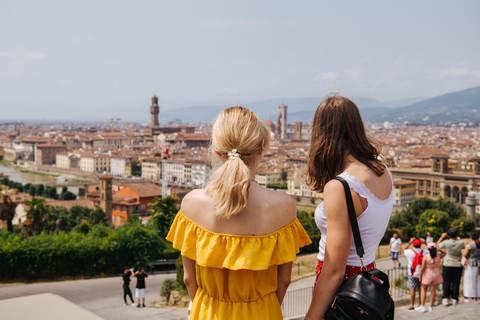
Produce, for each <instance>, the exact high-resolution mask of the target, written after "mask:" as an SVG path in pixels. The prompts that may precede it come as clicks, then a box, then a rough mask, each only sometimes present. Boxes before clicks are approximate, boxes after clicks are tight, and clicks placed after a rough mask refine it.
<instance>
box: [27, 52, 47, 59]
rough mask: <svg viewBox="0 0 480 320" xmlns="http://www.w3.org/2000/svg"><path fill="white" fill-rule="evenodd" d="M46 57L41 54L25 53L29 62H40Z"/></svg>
mask: <svg viewBox="0 0 480 320" xmlns="http://www.w3.org/2000/svg"><path fill="white" fill-rule="evenodd" d="M44 57H45V54H44V53H41V52H27V53H25V58H27V59H29V60H39V59H43V58H44Z"/></svg>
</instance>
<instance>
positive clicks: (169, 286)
mask: <svg viewBox="0 0 480 320" xmlns="http://www.w3.org/2000/svg"><path fill="white" fill-rule="evenodd" d="M177 286H178V283H177V281H176V280H173V279H165V280H163V283H162V287H161V288H160V296H161V297H165V298H166V299H167V304H168V302H169V301H170V294H171V293H172V291H173V290H175V288H176V287H177Z"/></svg>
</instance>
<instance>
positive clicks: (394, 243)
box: [389, 233, 402, 268]
mask: <svg viewBox="0 0 480 320" xmlns="http://www.w3.org/2000/svg"><path fill="white" fill-rule="evenodd" d="M401 244H402V240H401V239H400V238H399V237H398V234H396V233H394V234H393V237H392V238H391V239H390V245H389V248H390V252H391V254H392V261H393V267H394V268H396V267H397V263H398V266H399V267H401V266H402V265H401V264H400V261H398V254H399V253H400V245H401Z"/></svg>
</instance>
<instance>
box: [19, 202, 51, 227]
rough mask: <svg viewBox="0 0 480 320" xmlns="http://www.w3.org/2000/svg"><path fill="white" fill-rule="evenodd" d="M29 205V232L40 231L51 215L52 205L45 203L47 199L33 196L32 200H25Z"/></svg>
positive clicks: (27, 221) (27, 216)
mask: <svg viewBox="0 0 480 320" xmlns="http://www.w3.org/2000/svg"><path fill="white" fill-rule="evenodd" d="M25 204H26V205H27V206H28V209H27V215H26V218H27V220H26V221H25V222H26V223H27V224H28V229H29V231H30V232H29V233H39V232H41V231H42V230H43V223H44V221H45V220H46V219H47V218H48V217H49V215H50V206H49V205H45V199H43V198H33V199H32V201H28V200H26V201H25Z"/></svg>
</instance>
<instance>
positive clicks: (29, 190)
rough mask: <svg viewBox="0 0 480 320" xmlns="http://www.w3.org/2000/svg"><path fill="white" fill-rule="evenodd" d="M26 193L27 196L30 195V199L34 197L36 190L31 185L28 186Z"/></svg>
mask: <svg viewBox="0 0 480 320" xmlns="http://www.w3.org/2000/svg"><path fill="white" fill-rule="evenodd" d="M26 191H27V192H28V194H29V195H31V196H32V197H35V195H36V194H37V189H36V188H35V186H34V185H33V184H32V185H30V187H29V188H28V190H26Z"/></svg>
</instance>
